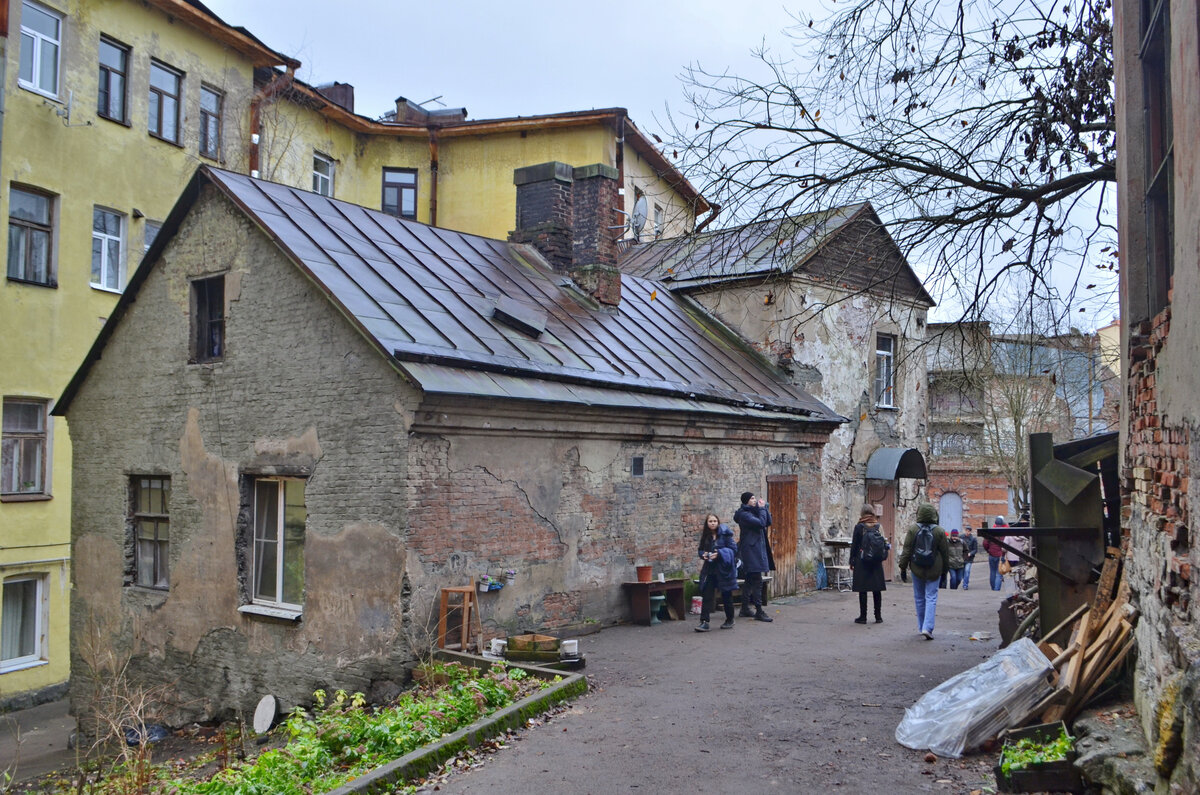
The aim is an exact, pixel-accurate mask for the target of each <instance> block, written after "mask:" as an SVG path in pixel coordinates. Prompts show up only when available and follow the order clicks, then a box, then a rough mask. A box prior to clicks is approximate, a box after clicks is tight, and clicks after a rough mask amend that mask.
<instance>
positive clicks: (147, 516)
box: [129, 475, 171, 589]
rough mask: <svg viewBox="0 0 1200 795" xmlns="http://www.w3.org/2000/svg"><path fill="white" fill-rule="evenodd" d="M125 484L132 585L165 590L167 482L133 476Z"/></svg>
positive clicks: (168, 530)
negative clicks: (127, 488) (129, 532)
mask: <svg viewBox="0 0 1200 795" xmlns="http://www.w3.org/2000/svg"><path fill="white" fill-rule="evenodd" d="M129 485H130V507H131V509H132V510H131V517H130V519H131V524H132V525H133V582H134V583H135V584H137V585H142V586H145V587H147V588H164V589H165V588H167V587H169V585H170V577H169V576H168V565H167V564H168V560H169V552H170V539H171V520H170V514H169V506H170V498H171V479H170V478H169V477H161V476H157V475H134V476H133V477H132V478H130V483H129Z"/></svg>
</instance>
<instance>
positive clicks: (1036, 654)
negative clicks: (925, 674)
mask: <svg viewBox="0 0 1200 795" xmlns="http://www.w3.org/2000/svg"><path fill="white" fill-rule="evenodd" d="M1053 670H1054V666H1053V665H1051V663H1050V660H1048V659H1047V658H1046V655H1044V654H1042V652H1041V650H1039V649H1038V647H1037V644H1036V643H1034V642H1033V641H1032V640H1030V639H1029V638H1021V639H1020V640H1018V641H1015V642H1014V643H1012V644H1011V645H1010V646H1008V647H1007V648H1004V649H1001V650H1000V651H998V652H996V653H995V654H994V655H992V657H991V658H990V659H988V660H986V661H984V662H982V663H980V664H979V665H976V666H975V667H974V668H971V669H970V670H967V671H963V672H962V673H960V674H957V675H955V676H952V677H951V678H949V679H947V680H946V681H945V682H942V683H941V684H940V685H938V686H937V687H935V688H934V689H933V690H930V691H929V692H928V693H926V694H925V695H923V696H921V698H920V700H918V701H917V703H915V704H913V705H912V706H911V707H909V708H908V709H906V710H904V720H902V721H900V725H899V726H897V727H896V742H898V743H900V744H901V745H905V746H908V747H909V748H916V749H918V750H919V749H923V748H928V749H929V750H930V751H933V752H934V753H935V754H937V755H938V756H944V757H955V758H957V757H960V756H962V755H963V751H964V750H968V749H972V748H977V747H979V746H980V745H981V744H982V743H983V742H984V741H985V740H987V739H988V738H990V737H995V736H996V735H997V734H999V733H1000V732H1002V731H1004V730H1005V729H1008V728H1012V727H1013V726H1016V725H1017V722H1018V721H1020V720H1022V719H1023V718H1024V717H1025V716H1026V715H1028V714H1029V710H1031V709H1033V707H1034V706H1035V705H1036V704H1037V703H1038V702H1040V701H1041V700H1042V699H1043V698H1045V697H1046V696H1047V695H1049V694H1050V691H1051V690H1052V689H1053V686H1052V685H1051V684H1050V678H1049V674H1050V672H1051V671H1053Z"/></svg>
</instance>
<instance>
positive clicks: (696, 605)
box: [692, 596, 704, 616]
mask: <svg viewBox="0 0 1200 795" xmlns="http://www.w3.org/2000/svg"><path fill="white" fill-rule="evenodd" d="M702 612H704V597H703V596H693V597H692V615H694V616H698V615H700V614H701V613H702Z"/></svg>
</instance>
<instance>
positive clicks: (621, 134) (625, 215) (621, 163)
mask: <svg viewBox="0 0 1200 795" xmlns="http://www.w3.org/2000/svg"><path fill="white" fill-rule="evenodd" d="M626 118H627V117H626V116H625V114H624V113H622V114H621V116H620V118H619V119H618V120H617V188H618V189H619V190H618V192H617V195H618V196H620V197H621V206H620V207H619V208H617V209H619V210H620V213H619V215H620V218H614V219H613V220H614V221H615V222H616V225H615V226H614V227H613V228H614V229H619V230H621V231H620V232H619V233H618V235H617V240H618V241H620V240H623V239H624V238H625V229H624V228H628V226H629V217H630V215H629V210H626V209H625V208H626V207H628V206H629V197H628V196H626V195H625V119H626ZM622 227H624V228H622Z"/></svg>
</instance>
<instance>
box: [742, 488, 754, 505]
mask: <svg viewBox="0 0 1200 795" xmlns="http://www.w3.org/2000/svg"><path fill="white" fill-rule="evenodd" d="M753 496H754V492H752V491H743V492H742V505H745V504H746V503H748V502H750V498H751V497H753Z"/></svg>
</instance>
